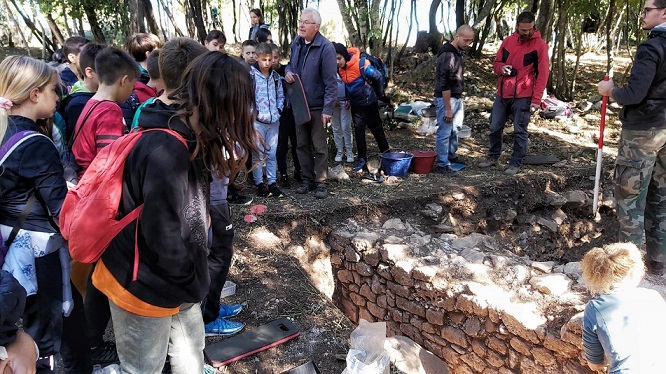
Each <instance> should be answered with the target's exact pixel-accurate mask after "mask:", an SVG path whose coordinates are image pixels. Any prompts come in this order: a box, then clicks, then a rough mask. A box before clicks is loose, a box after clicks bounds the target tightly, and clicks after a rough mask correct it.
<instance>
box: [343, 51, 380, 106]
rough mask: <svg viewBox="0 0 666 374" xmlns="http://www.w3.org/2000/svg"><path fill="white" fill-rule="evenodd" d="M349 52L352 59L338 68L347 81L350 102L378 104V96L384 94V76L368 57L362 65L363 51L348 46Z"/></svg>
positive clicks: (344, 80)
mask: <svg viewBox="0 0 666 374" xmlns="http://www.w3.org/2000/svg"><path fill="white" fill-rule="evenodd" d="M347 52H348V53H349V55H350V59H349V61H347V63H346V64H345V66H344V67H343V68H342V69H338V73H339V74H340V77H341V78H342V81H343V82H345V88H346V90H347V98H348V99H349V103H350V104H351V105H352V106H354V107H357V106H370V105H377V98H378V97H383V96H384V76H383V75H382V73H380V72H379V71H377V69H375V68H374V67H373V66H372V65H371V64H370V60H368V59H365V62H364V65H365V66H361V51H360V50H359V49H358V48H356V47H350V48H347ZM368 82H370V83H372V85H370V84H369V83H368Z"/></svg>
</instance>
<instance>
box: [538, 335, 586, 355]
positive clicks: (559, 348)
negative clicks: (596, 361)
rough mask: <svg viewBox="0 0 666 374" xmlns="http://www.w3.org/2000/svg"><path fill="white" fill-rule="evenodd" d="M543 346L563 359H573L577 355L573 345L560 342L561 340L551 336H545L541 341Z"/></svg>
mask: <svg viewBox="0 0 666 374" xmlns="http://www.w3.org/2000/svg"><path fill="white" fill-rule="evenodd" d="M543 346H544V347H545V348H547V349H549V350H551V351H553V352H556V353H557V354H558V355H559V356H563V357H571V358H573V357H576V355H577V354H578V349H577V348H576V347H575V346H574V345H573V344H569V343H567V342H565V341H562V339H560V338H558V337H556V336H554V335H553V334H546V338H545V339H544V340H543Z"/></svg>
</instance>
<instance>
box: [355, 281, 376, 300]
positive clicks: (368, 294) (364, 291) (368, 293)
mask: <svg viewBox="0 0 666 374" xmlns="http://www.w3.org/2000/svg"><path fill="white" fill-rule="evenodd" d="M359 294H361V296H363V297H365V298H366V299H368V300H370V301H372V302H373V303H374V302H375V301H377V296H376V295H375V294H374V293H373V292H372V290H371V289H370V285H369V284H367V283H363V285H362V286H361V289H360V291H359Z"/></svg>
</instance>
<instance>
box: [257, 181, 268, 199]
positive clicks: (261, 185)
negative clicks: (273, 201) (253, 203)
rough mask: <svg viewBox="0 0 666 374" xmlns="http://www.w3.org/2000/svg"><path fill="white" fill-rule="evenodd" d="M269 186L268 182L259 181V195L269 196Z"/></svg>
mask: <svg viewBox="0 0 666 374" xmlns="http://www.w3.org/2000/svg"><path fill="white" fill-rule="evenodd" d="M268 193H269V192H268V187H266V183H258V184H257V196H259V197H267V196H268Z"/></svg>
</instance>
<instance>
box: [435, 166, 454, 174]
mask: <svg viewBox="0 0 666 374" xmlns="http://www.w3.org/2000/svg"><path fill="white" fill-rule="evenodd" d="M437 172H438V173H439V174H444V175H454V174H456V173H458V172H457V171H456V170H455V169H453V168H452V167H451V165H446V166H438V167H437Z"/></svg>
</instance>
